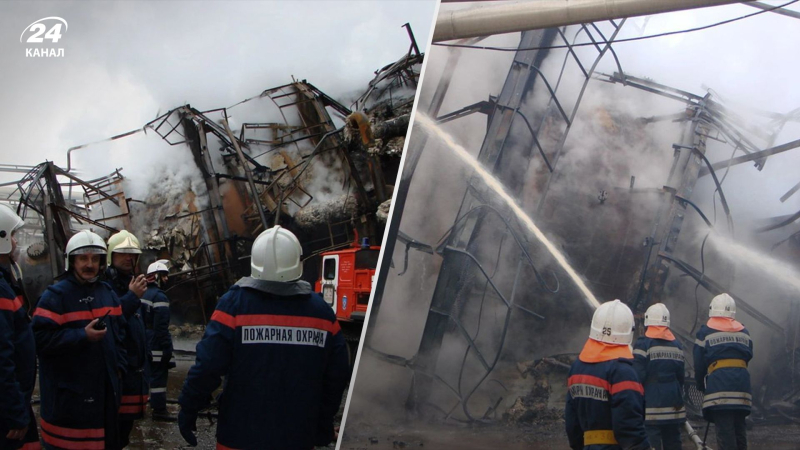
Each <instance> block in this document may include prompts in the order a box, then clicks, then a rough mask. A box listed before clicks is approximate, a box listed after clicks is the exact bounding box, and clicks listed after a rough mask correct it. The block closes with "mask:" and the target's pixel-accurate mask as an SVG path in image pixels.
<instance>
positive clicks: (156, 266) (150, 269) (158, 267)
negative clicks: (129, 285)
mask: <svg viewBox="0 0 800 450" xmlns="http://www.w3.org/2000/svg"><path fill="white" fill-rule="evenodd" d="M161 261H162V260H159V261H156V262H154V263H153V264H150V265H149V266H147V274H148V275H151V274H154V273H156V272H167V273H169V269H167V265H166V264H164V263H163V262H161Z"/></svg>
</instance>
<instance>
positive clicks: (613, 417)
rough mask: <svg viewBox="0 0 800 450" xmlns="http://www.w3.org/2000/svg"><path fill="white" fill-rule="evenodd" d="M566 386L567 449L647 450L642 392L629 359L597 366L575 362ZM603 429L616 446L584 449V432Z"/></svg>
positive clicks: (590, 446) (600, 363)
mask: <svg viewBox="0 0 800 450" xmlns="http://www.w3.org/2000/svg"><path fill="white" fill-rule="evenodd" d="M567 386H568V390H567V404H566V411H565V420H566V428H567V437H568V438H569V445H570V447H571V448H573V449H582V448H587V449H591V450H616V449H621V448H625V449H636V450H638V449H647V448H650V443H649V441H648V440H647V434H646V432H645V429H644V389H643V388H642V385H641V384H640V383H639V380H638V377H637V376H636V371H635V370H634V369H633V366H632V362H631V360H629V359H622V358H619V359H612V360H609V361H604V362H599V363H585V362H583V361H581V360H577V361H575V363H573V364H572V368H571V369H570V371H569V378H568V380H567ZM603 430H610V431H612V432H613V436H614V438H615V440H616V441H617V442H618V444H593V445H586V446H585V447H584V444H585V442H584V433H587V432H590V431H598V432H599V431H603ZM605 434H607V433H604V435H605ZM590 435H593V434H590Z"/></svg>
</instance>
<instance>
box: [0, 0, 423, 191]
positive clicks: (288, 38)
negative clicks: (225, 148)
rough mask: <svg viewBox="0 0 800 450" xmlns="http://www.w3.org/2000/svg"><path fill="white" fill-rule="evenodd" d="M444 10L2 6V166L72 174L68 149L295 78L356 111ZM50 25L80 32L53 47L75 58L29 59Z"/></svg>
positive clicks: (255, 4) (293, 4)
mask: <svg viewBox="0 0 800 450" xmlns="http://www.w3.org/2000/svg"><path fill="white" fill-rule="evenodd" d="M434 10H435V2H434V1H432V0H406V1H351V2H345V1H288V0H287V1H272V2H268V1H243V2H233V1H225V2H221V1H220V2H218V1H169V2H151V1H122V2H85V1H70V2H28V1H25V2H16V1H3V2H0V58H2V61H3V64H2V68H0V86H2V88H0V105H2V109H0V133H1V134H2V136H3V148H2V153H0V154H2V157H0V163H5V164H27V165H32V164H37V163H39V162H42V161H43V160H45V159H49V160H53V161H55V162H56V163H57V164H59V165H66V149H67V148H69V147H71V146H74V145H78V144H84V143H88V142H93V141H96V140H99V139H103V138H106V137H110V136H112V135H115V134H118V133H121V132H125V131H129V130H132V129H135V128H140V127H141V126H142V125H144V124H145V123H146V122H148V121H150V120H152V119H153V118H155V117H156V113H157V112H158V111H161V112H162V113H163V112H166V111H167V110H168V109H171V108H174V107H176V106H180V105H181V104H183V103H184V102H190V103H191V104H192V106H194V107H196V108H198V109H200V110H204V109H211V108H216V107H226V106H230V105H232V104H234V103H236V102H238V101H240V100H243V99H245V98H248V97H251V96H253V95H256V94H258V93H260V92H261V91H262V90H264V89H266V88H270V87H274V86H277V85H282V84H285V83H289V82H291V77H292V76H294V77H296V78H297V79H307V80H308V81H310V82H311V83H313V84H315V85H316V86H317V87H318V88H320V89H322V90H323V91H325V92H326V93H328V94H329V95H331V96H333V97H334V98H339V99H343V100H349V99H350V98H352V97H353V95H352V94H353V93H355V92H359V93H360V92H361V91H363V90H364V89H366V85H367V82H368V81H369V80H370V79H371V78H372V77H373V71H375V70H377V69H379V68H380V67H382V66H383V65H385V64H388V63H390V62H393V61H395V60H396V59H398V58H399V57H400V56H402V54H403V53H404V52H406V51H407V49H408V47H409V40H408V38H407V35H406V31H405V30H404V29H403V28H401V27H402V25H403V24H404V23H406V22H410V23H411V26H412V28H413V31H414V33H415V35H416V38H417V40H418V42H419V43H420V46H421V47H422V48H423V49H424V47H425V43H427V40H428V38H429V36H430V28H431V23H432V17H433V13H434ZM48 16H59V17H62V18H64V19H65V20H66V21H67V22H68V24H69V29H68V30H67V31H62V33H63V37H62V38H61V41H60V42H58V43H57V44H55V45H50V47H62V48H64V49H65V56H64V57H63V58H26V56H25V48H26V47H30V46H32V45H31V44H26V43H24V42H23V43H20V42H19V40H20V34H21V33H22V32H23V30H24V29H25V27H27V26H28V25H29V24H30V23H32V22H34V21H36V20H38V19H41V18H44V17H48ZM26 38H27V35H26ZM23 41H24V39H23ZM122 145H123V146H125V145H126V144H122ZM128 146H130V145H128ZM82 156H83V155H82ZM83 158H84V160H83V162H84V163H85V164H87V163H89V161H86V159H87V157H86V156H83ZM91 158H103V153H102V152H95V153H93V154H92V155H91ZM79 162H80V160H79ZM94 162H95V161H92V163H94ZM120 165H121V164H114V163H113V162H108V164H101V165H100V166H99V167H101V168H107V167H113V166H120ZM126 169H127V168H126ZM126 172H128V170H126ZM92 175H95V174H92ZM126 175H128V176H130V175H132V174H131V173H126ZM0 177H2V178H3V179H9V178H8V175H7V174H6V175H3V174H0Z"/></svg>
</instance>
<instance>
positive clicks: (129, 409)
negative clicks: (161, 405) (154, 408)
mask: <svg viewBox="0 0 800 450" xmlns="http://www.w3.org/2000/svg"><path fill="white" fill-rule="evenodd" d="M145 409H147V405H123V406H120V407H119V410H118V411H117V412H118V413H120V414H139V413H142V412H144V411H145Z"/></svg>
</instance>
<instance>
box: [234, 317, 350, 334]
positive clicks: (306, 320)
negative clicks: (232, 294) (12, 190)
mask: <svg viewBox="0 0 800 450" xmlns="http://www.w3.org/2000/svg"><path fill="white" fill-rule="evenodd" d="M247 325H256V326H258V325H272V326H279V327H300V328H315V329H317V330H322V331H328V332H330V333H333V334H336V333H338V332H339V330H340V327H339V322H331V321H329V320H325V319H319V318H316V317H305V316H279V315H274V314H243V315H240V316H236V326H247Z"/></svg>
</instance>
